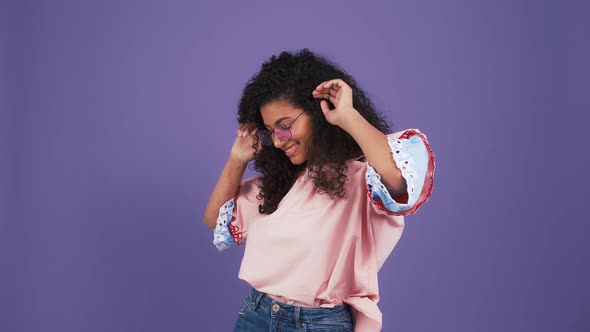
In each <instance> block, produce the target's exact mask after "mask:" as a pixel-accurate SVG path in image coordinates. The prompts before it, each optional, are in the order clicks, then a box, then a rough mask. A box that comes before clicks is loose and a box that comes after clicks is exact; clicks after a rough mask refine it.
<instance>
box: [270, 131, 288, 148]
mask: <svg viewBox="0 0 590 332" xmlns="http://www.w3.org/2000/svg"><path fill="white" fill-rule="evenodd" d="M270 137H271V138H272V144H273V145H274V146H275V148H277V149H281V148H282V147H283V146H284V145H285V141H283V140H281V139H280V138H279V137H278V135H277V134H274V135H271V136H270Z"/></svg>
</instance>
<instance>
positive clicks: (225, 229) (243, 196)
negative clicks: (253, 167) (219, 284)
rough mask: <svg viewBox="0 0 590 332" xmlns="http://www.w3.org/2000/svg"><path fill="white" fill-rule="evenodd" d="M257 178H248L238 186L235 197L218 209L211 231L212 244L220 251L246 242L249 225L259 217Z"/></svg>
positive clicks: (259, 202)
mask: <svg viewBox="0 0 590 332" xmlns="http://www.w3.org/2000/svg"><path fill="white" fill-rule="evenodd" d="M258 184H259V181H258V177H253V178H249V179H247V180H244V181H243V182H242V183H241V184H240V188H239V189H238V192H237V194H236V196H235V197H233V198H231V199H229V200H228V201H227V202H225V204H223V205H222V206H221V208H219V214H218V216H217V224H216V225H215V229H214V230H213V244H214V245H215V247H217V250H219V251H222V250H225V249H227V248H229V247H232V246H235V245H239V244H242V243H243V242H244V241H246V238H247V235H248V227H249V225H250V224H251V223H252V222H254V221H255V220H256V217H257V216H258V215H259V212H258V206H259V205H260V204H261V201H260V200H259V199H258V198H257V197H256V196H257V195H258V192H259V189H258Z"/></svg>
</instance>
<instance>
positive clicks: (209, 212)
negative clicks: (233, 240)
mask: <svg viewBox="0 0 590 332" xmlns="http://www.w3.org/2000/svg"><path fill="white" fill-rule="evenodd" d="M255 135H256V128H255V126H254V125H253V124H243V125H241V126H240V128H239V129H238V134H237V137H236V140H235V141H234V144H233V146H232V148H231V152H230V155H229V158H228V160H227V162H226V163H225V167H224V168H223V171H222V172H221V175H220V176H219V179H218V180H217V184H216V185H215V188H213V192H212V193H211V197H210V198H209V202H208V203H207V207H206V208H205V215H204V216H203V223H204V224H205V225H207V226H209V228H211V229H214V228H215V223H216V221H217V216H218V215H219V208H221V206H222V205H223V204H224V203H225V202H227V201H228V200H229V199H231V198H232V197H234V196H235V195H236V193H237V191H238V189H239V187H240V183H241V181H242V177H243V176H244V172H245V171H246V166H247V165H248V162H250V161H251V160H253V159H254V158H255V152H256V149H255V148H253V147H252V146H253V145H254V140H255V137H254V136H255Z"/></svg>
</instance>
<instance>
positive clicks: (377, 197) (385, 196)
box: [365, 129, 436, 216]
mask: <svg viewBox="0 0 590 332" xmlns="http://www.w3.org/2000/svg"><path fill="white" fill-rule="evenodd" d="M387 142H388V143H389V147H390V150H391V156H392V158H393V160H394V161H395V164H396V165H397V167H398V168H399V169H400V170H401V172H402V176H403V177H404V179H405V180H406V184H407V191H406V193H404V194H403V195H401V196H396V197H392V196H391V195H390V194H389V192H388V190H387V188H386V187H385V185H384V184H383V183H382V182H381V176H380V175H379V174H378V173H377V172H376V171H375V169H373V167H371V165H368V166H367V171H366V174H365V181H366V184H367V194H368V196H369V199H370V200H371V203H372V205H373V207H374V208H375V210H376V211H377V213H379V214H388V215H395V216H405V215H410V214H413V213H416V211H417V210H418V208H419V207H420V206H421V205H422V204H424V202H426V201H427V200H428V197H429V196H430V194H431V193H432V188H433V185H434V170H435V167H436V166H435V162H434V152H433V151H432V149H431V147H430V144H429V143H428V140H427V139H426V135H424V134H423V133H421V132H420V131H419V130H417V129H408V130H405V131H404V132H402V133H401V135H400V133H396V134H389V135H387Z"/></svg>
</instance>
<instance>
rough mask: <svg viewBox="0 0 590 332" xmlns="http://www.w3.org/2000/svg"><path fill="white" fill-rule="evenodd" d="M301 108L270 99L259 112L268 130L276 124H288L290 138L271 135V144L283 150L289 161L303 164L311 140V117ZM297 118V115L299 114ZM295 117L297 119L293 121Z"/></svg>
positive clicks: (272, 128)
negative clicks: (282, 138)
mask: <svg viewBox="0 0 590 332" xmlns="http://www.w3.org/2000/svg"><path fill="white" fill-rule="evenodd" d="M301 112H303V110H302V109H300V108H296V107H295V106H293V105H291V104H290V103H289V102H287V101H285V100H276V101H271V102H269V103H267V104H265V105H263V106H262V107H261V108H260V114H261V115H262V120H263V121H264V125H265V127H266V129H267V130H268V131H269V132H271V133H272V132H273V130H274V128H276V127H277V126H278V125H285V126H288V125H289V124H291V123H293V124H292V125H291V127H290V128H289V129H290V130H291V136H292V137H291V139H289V140H281V139H279V138H278V137H276V135H272V139H273V145H274V146H275V147H276V148H277V149H281V150H283V151H284V152H285V155H286V156H287V157H289V159H290V160H291V163H293V164H295V165H300V164H303V163H304V162H305V161H306V160H307V150H308V147H309V143H310V142H311V132H312V127H311V117H310V116H309V114H307V113H303V114H301ZM300 114H301V116H299V118H297V116H298V115H300ZM296 118H297V121H295V122H293V120H295V119H296Z"/></svg>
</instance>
